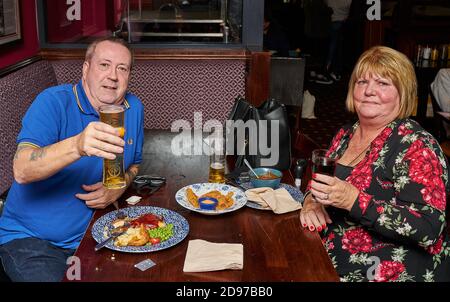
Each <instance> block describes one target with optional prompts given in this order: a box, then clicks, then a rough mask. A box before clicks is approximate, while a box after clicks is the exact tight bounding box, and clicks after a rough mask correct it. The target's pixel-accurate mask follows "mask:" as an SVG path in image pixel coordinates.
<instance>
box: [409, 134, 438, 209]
mask: <svg viewBox="0 0 450 302" xmlns="http://www.w3.org/2000/svg"><path fill="white" fill-rule="evenodd" d="M404 159H406V160H409V161H410V167H409V177H410V178H411V180H412V181H414V182H416V183H419V184H422V185H423V186H424V188H423V189H421V190H420V193H422V197H423V199H424V201H425V202H426V203H427V204H429V205H431V206H432V207H434V208H436V209H438V210H441V211H443V210H445V203H446V202H445V201H446V195H445V186H444V182H443V181H442V179H441V177H440V176H441V175H442V166H441V164H440V162H439V160H438V158H437V156H436V154H435V153H434V152H433V151H431V150H430V149H429V148H427V147H426V146H425V144H424V143H423V141H421V140H416V141H415V142H413V143H412V144H411V147H410V148H409V149H408V151H407V152H406V154H405V157H404Z"/></svg>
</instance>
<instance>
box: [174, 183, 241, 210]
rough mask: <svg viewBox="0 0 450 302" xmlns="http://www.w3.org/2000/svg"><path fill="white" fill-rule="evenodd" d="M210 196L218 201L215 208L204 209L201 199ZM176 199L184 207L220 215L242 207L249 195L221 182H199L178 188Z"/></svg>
mask: <svg viewBox="0 0 450 302" xmlns="http://www.w3.org/2000/svg"><path fill="white" fill-rule="evenodd" d="M204 197H210V198H212V199H216V200H217V201H218V203H217V206H216V208H215V209H213V210H207V209H202V208H201V207H200V204H199V199H203V198H204ZM175 199H176V201H177V202H178V204H180V205H181V206H182V207H184V208H186V209H188V210H191V211H195V212H198V213H202V214H206V215H219V214H224V213H229V212H233V211H236V210H238V209H240V208H242V207H243V206H244V205H245V204H246V202H247V197H246V196H245V194H244V192H243V191H242V190H241V189H238V188H236V187H233V186H230V185H226V184H220V183H198V184H192V185H189V186H185V187H183V188H181V189H180V190H178V192H177V193H176V194H175Z"/></svg>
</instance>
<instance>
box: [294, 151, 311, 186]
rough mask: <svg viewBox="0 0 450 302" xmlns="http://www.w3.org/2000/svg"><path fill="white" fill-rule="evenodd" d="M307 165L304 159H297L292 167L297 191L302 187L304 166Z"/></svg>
mask: <svg viewBox="0 0 450 302" xmlns="http://www.w3.org/2000/svg"><path fill="white" fill-rule="evenodd" d="M307 165H308V162H307V161H306V159H303V158H301V159H298V160H297V162H296V163H295V167H294V177H295V186H296V187H297V189H299V190H300V187H301V186H302V178H303V175H304V174H305V171H306V166H307Z"/></svg>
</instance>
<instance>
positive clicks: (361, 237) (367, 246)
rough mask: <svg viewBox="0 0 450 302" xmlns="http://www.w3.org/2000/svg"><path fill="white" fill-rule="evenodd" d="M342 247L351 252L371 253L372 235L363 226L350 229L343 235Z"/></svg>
mask: <svg viewBox="0 0 450 302" xmlns="http://www.w3.org/2000/svg"><path fill="white" fill-rule="evenodd" d="M342 249H343V250H348V251H349V252H350V254H356V253H369V252H370V251H371V249H372V237H370V235H369V233H368V232H366V231H365V230H364V229H363V228H356V229H352V230H348V231H347V232H345V233H344V236H343V237H342Z"/></svg>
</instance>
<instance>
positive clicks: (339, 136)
mask: <svg viewBox="0 0 450 302" xmlns="http://www.w3.org/2000/svg"><path fill="white" fill-rule="evenodd" d="M347 132H348V130H347V131H344V129H342V128H341V130H339V132H338V133H337V134H336V136H335V137H334V139H333V141H332V142H331V147H330V149H329V150H328V152H327V156H328V155H330V154H331V153H333V152H335V151H336V149H337V148H338V147H339V145H340V144H341V139H342V137H343V136H344V135H345V134H346V133H347Z"/></svg>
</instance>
